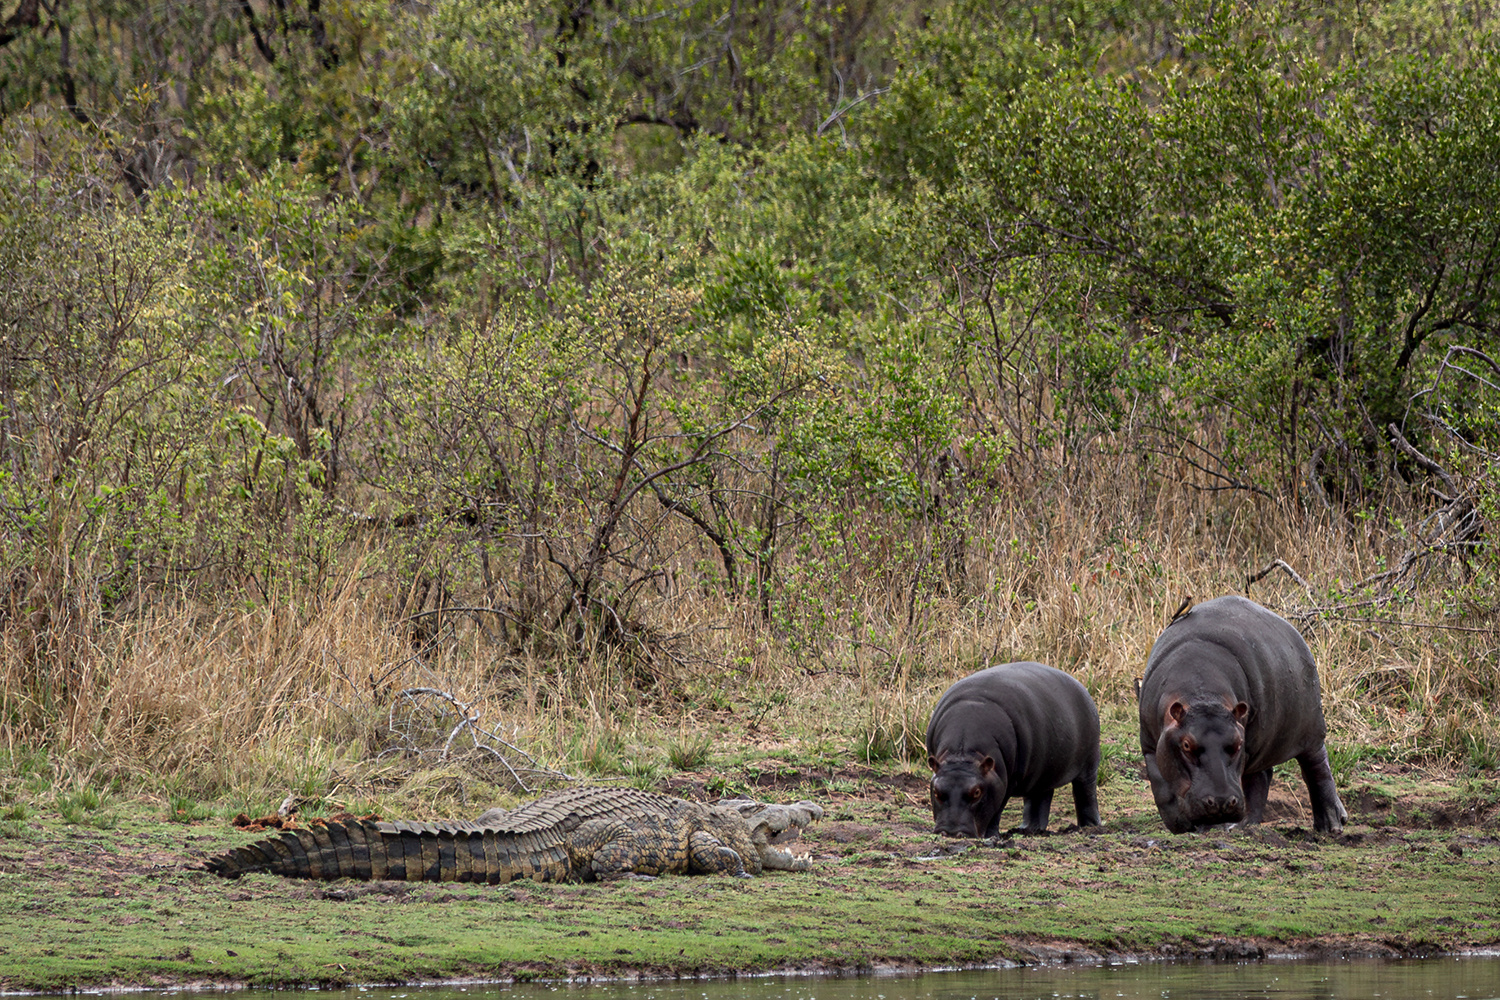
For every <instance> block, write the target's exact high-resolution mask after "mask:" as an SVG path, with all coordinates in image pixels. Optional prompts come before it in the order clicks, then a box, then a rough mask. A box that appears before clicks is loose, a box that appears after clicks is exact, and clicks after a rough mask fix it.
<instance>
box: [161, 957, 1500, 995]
mask: <svg viewBox="0 0 1500 1000" xmlns="http://www.w3.org/2000/svg"><path fill="white" fill-rule="evenodd" d="M318 993H319V996H318V1000H1070V998H1078V1000H1146V998H1150V1000H1250V998H1260V997H1274V998H1276V1000H1373V998H1387V997H1389V998H1393V1000H1417V998H1423V1000H1427V998H1431V1000H1500V958H1459V959H1454V958H1445V959H1426V960H1421V961H1400V962H1378V961H1349V962H1302V961H1298V962H1291V961H1288V962H1277V961H1271V962H1250V963H1244V964H1239V965H1226V964H1212V963H1194V962H1181V963H1177V962H1152V963H1143V964H1139V965H1110V966H1051V967H1042V968H1024V969H997V970H986V971H981V972H932V973H926V974H923V975H918V976H849V977H837V978H827V977H783V976H763V977H753V978H741V979H732V980H672V981H665V982H645V983H641V982H635V983H628V982H614V983H518V984H493V985H488V984H485V985H481V984H475V985H469V986H430V987H373V986H372V987H364V988H358V989H348V990H322V991H318ZM178 995H186V994H178ZM233 1000H287V994H286V993H285V992H281V993H267V992H262V991H244V992H238V993H235V994H233Z"/></svg>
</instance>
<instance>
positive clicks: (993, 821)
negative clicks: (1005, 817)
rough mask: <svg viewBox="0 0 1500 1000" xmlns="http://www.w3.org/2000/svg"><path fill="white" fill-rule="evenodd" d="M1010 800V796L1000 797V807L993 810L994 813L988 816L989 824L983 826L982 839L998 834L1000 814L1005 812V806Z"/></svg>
mask: <svg viewBox="0 0 1500 1000" xmlns="http://www.w3.org/2000/svg"><path fill="white" fill-rule="evenodd" d="M1009 802H1010V796H1009V795H1006V796H1003V797H1002V798H1001V799H1000V808H999V809H996V810H995V815H994V816H992V817H991V818H990V825H989V826H987V827H985V828H984V833H983V834H982V838H983V839H988V838H990V837H998V836H1000V816H1001V814H1002V813H1004V812H1005V806H1006V804H1007V803H1009Z"/></svg>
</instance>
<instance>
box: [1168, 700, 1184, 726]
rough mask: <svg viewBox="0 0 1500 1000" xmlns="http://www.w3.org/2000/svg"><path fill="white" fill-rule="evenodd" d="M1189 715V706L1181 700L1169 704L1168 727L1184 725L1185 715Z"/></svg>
mask: <svg viewBox="0 0 1500 1000" xmlns="http://www.w3.org/2000/svg"><path fill="white" fill-rule="evenodd" d="M1185 715H1187V706H1186V705H1184V704H1183V703H1182V702H1180V701H1174V702H1172V704H1170V705H1168V706H1167V717H1166V720H1165V721H1166V725H1167V728H1168V729H1171V728H1172V727H1174V726H1180V725H1182V719H1183V717H1184V716H1185Z"/></svg>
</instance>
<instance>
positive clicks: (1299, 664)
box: [1140, 595, 1326, 773]
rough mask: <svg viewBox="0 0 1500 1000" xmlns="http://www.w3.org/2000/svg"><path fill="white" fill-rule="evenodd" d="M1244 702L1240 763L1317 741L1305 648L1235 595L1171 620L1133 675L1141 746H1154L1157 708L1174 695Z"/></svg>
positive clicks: (1253, 766)
mask: <svg viewBox="0 0 1500 1000" xmlns="http://www.w3.org/2000/svg"><path fill="white" fill-rule="evenodd" d="M1226 694H1228V695H1229V696H1230V697H1232V698H1233V700H1235V701H1243V702H1245V703H1246V704H1247V705H1249V706H1250V714H1249V716H1248V717H1247V718H1246V721H1245V754H1246V760H1245V770H1246V772H1247V773H1248V772H1254V771H1260V770H1264V769H1265V768H1268V767H1271V766H1273V765H1275V764H1279V763H1281V762H1282V761H1285V760H1290V759H1291V758H1293V757H1295V756H1297V755H1298V754H1301V753H1303V752H1304V751H1306V750H1308V749H1311V748H1313V747H1317V746H1320V745H1321V744H1322V743H1323V740H1324V737H1325V735H1326V727H1325V725H1324V722H1323V708H1322V704H1323V703H1322V691H1321V688H1320V687H1319V684H1318V671H1317V666H1316V664H1315V663H1314V661H1313V655H1312V651H1311V650H1310V649H1308V648H1307V643H1306V642H1304V641H1303V639H1302V636H1301V634H1300V633H1298V631H1297V630H1296V628H1294V627H1293V626H1292V625H1291V623H1290V622H1288V621H1287V620H1286V619H1284V618H1282V617H1281V616H1280V615H1277V614H1276V613H1274V612H1272V611H1270V610H1268V609H1266V608H1263V607H1261V606H1260V605H1259V604H1256V603H1255V602H1253V601H1250V600H1247V599H1246V598H1243V597H1239V596H1237V595H1230V596H1228V597H1220V598H1216V599H1215V600H1212V601H1206V602H1204V603H1203V604H1200V605H1198V606H1197V607H1195V608H1193V610H1192V611H1190V612H1188V613H1187V614H1185V615H1183V616H1181V617H1180V618H1177V619H1176V620H1174V621H1173V622H1172V623H1171V624H1170V625H1168V626H1167V628H1166V630H1165V631H1163V632H1162V634H1161V636H1160V638H1158V639H1157V640H1156V644H1155V645H1154V646H1153V647H1152V648H1151V656H1150V659H1149V660H1148V661H1147V664H1146V674H1145V677H1144V678H1143V679H1142V681H1141V692H1140V704H1141V749H1142V750H1143V751H1144V752H1146V753H1152V752H1154V751H1155V750H1156V744H1157V738H1158V737H1159V736H1160V735H1161V730H1162V716H1163V712H1162V709H1164V708H1165V706H1166V705H1167V704H1168V703H1170V702H1171V701H1172V700H1174V699H1177V700H1181V701H1184V702H1186V703H1188V704H1193V703H1194V702H1195V701H1222V700H1224V698H1225V695H1226Z"/></svg>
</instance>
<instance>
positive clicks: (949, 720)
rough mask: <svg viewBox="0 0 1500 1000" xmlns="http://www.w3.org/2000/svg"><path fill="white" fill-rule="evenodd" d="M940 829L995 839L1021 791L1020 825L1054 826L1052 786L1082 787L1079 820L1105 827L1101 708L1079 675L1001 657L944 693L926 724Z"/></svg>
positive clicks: (1076, 798) (1031, 828)
mask: <svg viewBox="0 0 1500 1000" xmlns="http://www.w3.org/2000/svg"><path fill="white" fill-rule="evenodd" d="M927 753H928V758H927V763H928V765H929V766H931V768H932V772H933V774H932V819H933V823H934V825H935V828H936V829H935V832H937V833H942V834H947V835H948V836H950V837H993V836H995V835H996V834H997V833H999V832H1000V812H1001V810H1003V809H1004V808H1005V803H1006V802H1007V801H1008V800H1009V799H1010V798H1011V796H1013V795H1019V796H1021V797H1022V798H1023V799H1024V800H1025V808H1024V809H1023V810H1022V817H1021V830H1022V831H1023V832H1025V833H1040V832H1041V831H1043V830H1045V829H1047V814H1048V813H1049V812H1050V811H1051V809H1052V790H1053V789H1054V788H1057V787H1058V786H1059V785H1065V784H1067V783H1068V782H1072V783H1073V805H1074V807H1075V808H1076V809H1077V810H1078V825H1079V826H1099V825H1100V823H1099V794H1098V777H1099V712H1098V710H1097V709H1095V708H1094V700H1093V699H1092V698H1090V697H1089V693H1088V691H1086V690H1085V689H1084V687H1083V685H1082V684H1080V683H1078V681H1077V680H1075V679H1074V678H1073V677H1071V676H1069V675H1068V674H1065V673H1063V672H1062V671H1061V670H1055V669H1053V668H1052V667H1046V666H1043V665H1042V664H1040V663H1002V664H1000V665H999V666H996V667H989V668H987V669H984V670H981V671H979V672H978V673H974V674H970V675H969V676H968V677H965V678H963V679H962V680H959V681H956V682H954V684H953V686H952V687H950V688H948V690H947V691H944V692H943V696H942V697H941V698H939V699H938V703H937V707H936V708H934V709H933V710H932V720H931V721H930V722H928V723H927Z"/></svg>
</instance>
